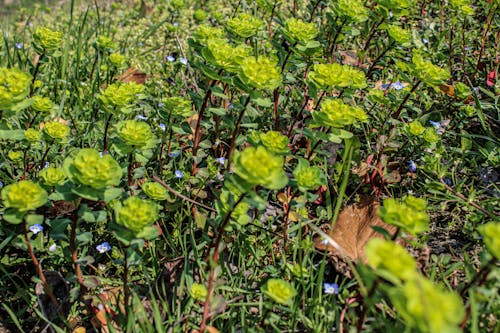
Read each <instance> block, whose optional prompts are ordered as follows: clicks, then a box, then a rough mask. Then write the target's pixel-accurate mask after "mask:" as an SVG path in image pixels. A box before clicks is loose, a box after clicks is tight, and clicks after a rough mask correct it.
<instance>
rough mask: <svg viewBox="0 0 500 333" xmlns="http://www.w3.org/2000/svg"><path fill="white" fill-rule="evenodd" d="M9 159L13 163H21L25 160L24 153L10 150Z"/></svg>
mask: <svg viewBox="0 0 500 333" xmlns="http://www.w3.org/2000/svg"><path fill="white" fill-rule="evenodd" d="M7 157H8V158H9V160H11V161H20V160H22V159H23V152H22V151H19V150H10V151H9V152H8V153H7Z"/></svg>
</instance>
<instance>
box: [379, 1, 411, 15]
mask: <svg viewBox="0 0 500 333" xmlns="http://www.w3.org/2000/svg"><path fill="white" fill-rule="evenodd" d="M414 3H415V1H414V0H379V1H378V6H379V8H381V9H382V10H383V12H384V13H385V15H386V16H388V17H389V16H391V15H392V16H393V17H399V16H404V15H408V13H409V9H411V8H412V6H413V5H414Z"/></svg>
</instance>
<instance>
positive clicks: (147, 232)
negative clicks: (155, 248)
mask: <svg viewBox="0 0 500 333" xmlns="http://www.w3.org/2000/svg"><path fill="white" fill-rule="evenodd" d="M159 235H160V232H159V229H158V227H156V226H148V227H145V228H144V229H142V230H141V231H140V232H138V233H137V234H136V235H135V237H136V238H144V239H147V240H151V239H155V238H156V237H158V236H159Z"/></svg>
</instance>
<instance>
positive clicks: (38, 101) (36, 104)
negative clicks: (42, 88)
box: [31, 96, 53, 112]
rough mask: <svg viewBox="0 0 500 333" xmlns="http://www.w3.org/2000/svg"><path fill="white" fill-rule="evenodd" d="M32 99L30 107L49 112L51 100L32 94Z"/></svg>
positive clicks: (51, 105) (51, 106)
mask: <svg viewBox="0 0 500 333" xmlns="http://www.w3.org/2000/svg"><path fill="white" fill-rule="evenodd" d="M32 101H33V103H32V104H31V107H32V108H33V110H35V111H39V112H49V111H51V110H52V108H53V104H52V101H51V100H50V98H48V97H42V96H33V98H32Z"/></svg>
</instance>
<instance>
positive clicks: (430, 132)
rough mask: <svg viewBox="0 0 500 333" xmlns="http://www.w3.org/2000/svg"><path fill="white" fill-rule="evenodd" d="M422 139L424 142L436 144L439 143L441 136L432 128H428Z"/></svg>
mask: <svg viewBox="0 0 500 333" xmlns="http://www.w3.org/2000/svg"><path fill="white" fill-rule="evenodd" d="M422 138H423V139H424V141H426V142H428V143H436V142H438V141H439V135H438V134H437V132H436V130H435V129H434V128H432V127H427V128H426V129H425V131H424V134H423V135H422Z"/></svg>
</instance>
